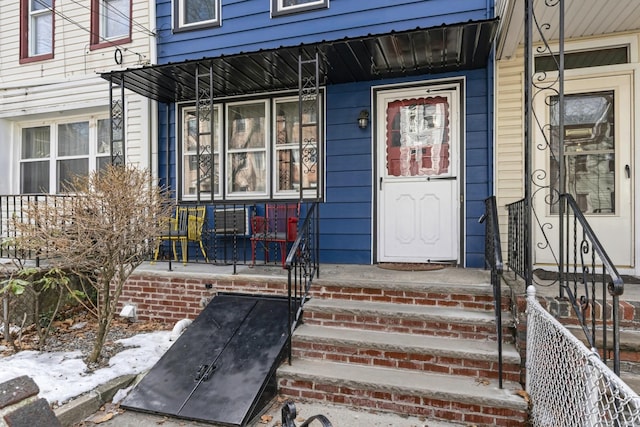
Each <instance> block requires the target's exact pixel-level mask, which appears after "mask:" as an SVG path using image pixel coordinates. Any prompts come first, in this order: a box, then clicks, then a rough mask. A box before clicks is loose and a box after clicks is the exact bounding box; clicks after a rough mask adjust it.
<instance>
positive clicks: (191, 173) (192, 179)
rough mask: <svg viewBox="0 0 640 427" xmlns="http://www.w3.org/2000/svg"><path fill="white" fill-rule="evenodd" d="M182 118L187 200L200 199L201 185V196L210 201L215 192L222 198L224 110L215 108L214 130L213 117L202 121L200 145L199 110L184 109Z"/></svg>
mask: <svg viewBox="0 0 640 427" xmlns="http://www.w3.org/2000/svg"><path fill="white" fill-rule="evenodd" d="M181 115H182V120H181V124H182V130H181V136H182V163H181V165H182V166H181V167H182V189H181V191H182V196H183V198H184V199H189V198H196V197H197V195H198V182H199V185H200V196H201V197H204V198H209V197H210V196H211V194H212V193H213V195H215V196H219V195H220V193H221V185H220V184H221V182H220V141H222V135H221V127H220V107H219V106H215V107H214V109H213V128H212V127H211V120H210V118H209V117H206V118H205V117H202V118H201V120H200V124H199V126H200V143H199V144H198V119H197V117H196V110H195V107H187V108H183V109H182V112H181ZM212 139H213V141H212ZM198 145H199V146H198ZM198 149H200V162H198Z"/></svg>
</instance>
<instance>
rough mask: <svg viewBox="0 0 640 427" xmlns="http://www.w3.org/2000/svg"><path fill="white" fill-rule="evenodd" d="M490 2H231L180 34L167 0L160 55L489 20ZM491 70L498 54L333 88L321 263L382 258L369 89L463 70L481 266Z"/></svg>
mask: <svg viewBox="0 0 640 427" xmlns="http://www.w3.org/2000/svg"><path fill="white" fill-rule="evenodd" d="M492 4H493V1H492V0H491V1H489V0H471V1H458V2H450V1H445V0H429V1H409V0H403V1H397V2H389V1H385V0H372V1H368V2H360V1H354V0H352V1H332V2H331V3H330V8H329V9H328V10H327V9H320V10H317V11H312V12H305V13H299V14H295V15H289V16H283V17H274V18H271V17H270V13H269V6H270V2H269V1H266V0H261V1H256V0H245V1H235V2H227V1H224V2H223V4H222V16H221V18H222V26H221V27H215V28H208V29H201V30H193V31H181V32H172V31H171V30H170V28H171V26H172V25H173V21H172V2H170V1H169V0H159V1H158V9H157V11H158V28H160V31H159V45H158V58H159V60H158V62H159V63H167V62H177V61H182V60H187V59H198V58H205V57H211V56H218V55H222V54H224V55H228V54H233V53H238V52H250V51H254V50H259V49H269V48H277V47H280V46H294V45H296V44H299V43H311V42H319V41H322V40H334V39H340V38H343V37H354V36H364V35H367V34H381V33H386V32H390V31H394V30H395V31H400V30H406V29H411V28H416V27H422V28H427V27H432V26H440V25H443V24H452V23H459V22H466V21H469V20H483V19H488V18H491V17H492V16H493V15H492V14H493V9H492V6H491V5H492ZM294 65H295V64H294ZM492 68H493V66H492V65H491V61H490V65H489V66H488V67H487V69H481V70H474V71H470V72H466V73H463V72H459V73H448V74H431V75H423V76H417V77H411V78H405V79H394V80H376V81H370V82H359V83H352V84H343V85H336V86H329V87H326V122H325V132H326V134H325V136H326V154H325V155H326V157H325V160H326V171H325V176H326V188H325V192H324V200H325V203H323V204H322V205H321V215H320V217H321V232H322V236H321V238H320V245H321V261H322V262H330V263H364V264H366V263H370V262H371V261H372V260H373V261H375V259H374V256H373V251H374V248H373V246H372V241H373V233H374V228H375V225H374V219H373V217H372V215H373V211H374V209H375V206H374V195H373V189H372V187H373V174H374V171H373V169H372V167H373V149H374V147H373V146H372V134H371V132H372V129H374V124H373V123H372V124H370V126H369V127H368V128H367V129H366V130H362V129H359V128H358V126H357V124H356V119H357V117H358V113H359V112H360V110H362V109H367V110H369V111H373V110H372V105H371V97H372V92H371V88H372V87H373V86H381V85H386V84H396V83H400V82H417V81H425V82H427V81H429V80H434V79H441V78H446V77H450V78H460V77H464V78H466V83H465V85H466V86H465V88H464V90H465V105H464V108H465V112H466V115H465V117H464V120H465V126H466V128H465V130H466V134H465V138H464V144H465V151H464V153H461V156H462V157H464V161H465V165H466V168H465V169H464V171H463V173H464V179H465V181H464V182H465V184H466V188H465V203H464V206H465V207H464V215H465V216H464V218H463V219H462V223H463V224H464V225H463V227H462V229H461V233H464V240H465V245H466V251H465V262H466V265H467V266H472V267H481V266H483V254H484V226H483V225H480V224H478V218H479V217H480V216H481V215H482V213H483V212H484V202H483V200H484V198H486V197H487V196H488V195H489V194H490V193H491V191H492V188H493V174H492V172H493V169H492V160H493V154H492V148H491V143H490V141H492V132H493V129H492V126H493V125H492V122H493V119H492V114H491V110H492V105H493V99H492V97H493V83H492V81H493V75H492ZM167 108H169V113H168V114H167ZM159 109H160V111H159V123H160V127H159V132H160V135H159V139H160V141H164V139H165V137H166V131H167V129H169V145H168V147H169V153H167V151H166V149H165V147H166V146H165V143H164V142H161V144H160V145H159V156H158V162H159V174H160V176H161V177H166V174H167V172H166V171H168V174H169V177H168V178H169V179H168V182H169V183H170V185H171V186H175V185H176V173H177V171H176V160H177V154H176V141H175V134H176V123H175V121H176V111H175V108H174V106H169V107H167V106H165V105H160V108H159ZM372 119H373V120H375V118H372ZM167 120H169V123H168V124H167V123H166V122H167ZM167 125H168V126H167ZM167 161H168V162H169V167H167Z"/></svg>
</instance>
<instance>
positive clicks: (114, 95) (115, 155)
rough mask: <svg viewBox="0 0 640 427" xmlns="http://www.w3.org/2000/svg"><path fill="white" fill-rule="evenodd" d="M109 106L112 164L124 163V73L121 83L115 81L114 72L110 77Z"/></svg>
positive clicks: (121, 75) (121, 76)
mask: <svg viewBox="0 0 640 427" xmlns="http://www.w3.org/2000/svg"><path fill="white" fill-rule="evenodd" d="M118 89H119V90H118ZM109 106H110V108H109V123H110V127H109V150H110V153H111V164H112V165H123V164H124V163H125V156H124V153H125V146H124V143H125V141H124V134H125V133H124V125H125V118H124V116H125V114H124V73H121V74H120V84H117V83H115V82H114V75H113V74H112V75H111V77H110V78H109Z"/></svg>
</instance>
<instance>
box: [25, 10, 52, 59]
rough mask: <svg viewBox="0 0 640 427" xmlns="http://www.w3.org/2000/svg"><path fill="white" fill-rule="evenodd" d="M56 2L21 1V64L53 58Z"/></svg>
mask: <svg viewBox="0 0 640 427" xmlns="http://www.w3.org/2000/svg"><path fill="white" fill-rule="evenodd" d="M53 8H54V0H21V1H20V27H21V28H20V62H21V63H22V62H30V61H38V60H42V59H50V58H53Z"/></svg>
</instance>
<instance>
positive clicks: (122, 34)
mask: <svg viewBox="0 0 640 427" xmlns="http://www.w3.org/2000/svg"><path fill="white" fill-rule="evenodd" d="M131 1H132V0H92V1H91V49H98V48H102V47H111V46H113V44H114V43H116V44H122V43H128V42H130V41H131Z"/></svg>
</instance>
